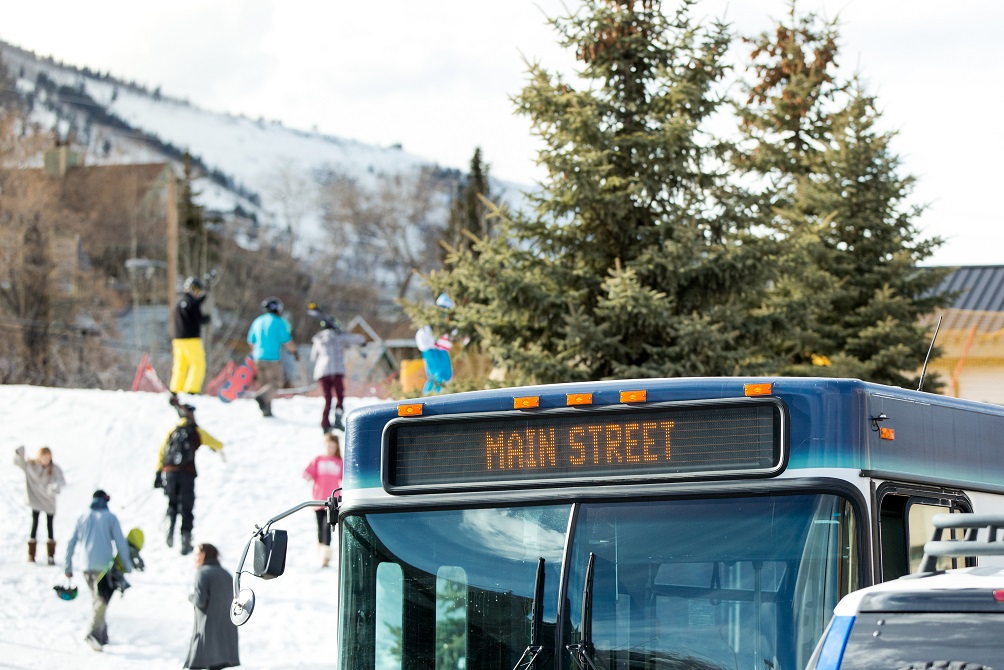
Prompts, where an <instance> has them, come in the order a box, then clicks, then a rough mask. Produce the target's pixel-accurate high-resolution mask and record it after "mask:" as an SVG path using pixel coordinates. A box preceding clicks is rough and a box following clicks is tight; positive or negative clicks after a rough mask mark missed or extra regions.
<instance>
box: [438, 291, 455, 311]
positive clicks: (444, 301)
mask: <svg viewBox="0 0 1004 670" xmlns="http://www.w3.org/2000/svg"><path fill="white" fill-rule="evenodd" d="M436 305H437V306H439V307H442V308H443V309H453V299H452V298H450V296H448V295H446V294H445V293H440V294H439V297H438V298H436Z"/></svg>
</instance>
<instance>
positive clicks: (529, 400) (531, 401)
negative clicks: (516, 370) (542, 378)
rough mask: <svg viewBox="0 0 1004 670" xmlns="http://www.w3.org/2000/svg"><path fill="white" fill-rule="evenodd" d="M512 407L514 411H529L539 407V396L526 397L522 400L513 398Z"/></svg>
mask: <svg viewBox="0 0 1004 670" xmlns="http://www.w3.org/2000/svg"><path fill="white" fill-rule="evenodd" d="M512 406H513V407H514V408H515V409H530V408H531V407H540V396H539V395H528V396H523V397H522V398H513V399H512Z"/></svg>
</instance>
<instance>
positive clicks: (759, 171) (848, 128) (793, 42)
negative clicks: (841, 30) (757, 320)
mask: <svg viewBox="0 0 1004 670" xmlns="http://www.w3.org/2000/svg"><path fill="white" fill-rule="evenodd" d="M837 39H838V32H837V27H836V25H835V24H834V23H832V22H829V23H826V22H822V21H820V20H819V19H818V18H817V17H816V16H814V15H812V14H807V15H799V14H798V12H797V9H796V3H795V2H794V0H792V2H791V4H790V9H789V14H788V17H787V23H785V22H779V23H778V25H777V26H776V28H775V30H774V32H773V34H770V33H764V34H762V35H760V36H759V37H757V38H755V39H753V40H750V41H751V43H752V44H753V52H752V60H753V63H754V69H755V72H756V75H757V79H756V81H755V82H754V83H753V84H752V85H751V86H750V88H749V92H750V97H749V100H748V103H749V104H748V106H747V107H745V108H740V110H739V111H740V118H741V122H742V125H741V127H742V130H743V132H744V133H745V141H746V145H747V152H746V153H745V154H739V156H740V157H741V158H742V159H743V160H741V161H740V162H739V165H740V166H741V167H742V168H744V169H746V170H748V171H749V173H751V174H753V175H756V176H757V177H759V178H760V182H761V183H763V184H765V185H766V186H765V188H764V189H763V191H762V193H761V194H760V198H759V210H760V212H761V213H762V216H763V222H764V223H765V225H766V226H768V227H770V228H772V229H774V230H775V231H776V232H777V234H778V236H779V239H780V241H781V244H780V246H779V250H781V251H782V253H781V255H780V256H779V257H778V258H777V259H776V260H777V262H778V264H779V265H780V266H781V267H783V268H785V270H786V276H785V278H784V279H783V280H782V281H781V282H780V283H779V284H778V287H777V289H778V290H776V291H775V292H774V294H773V295H772V297H771V302H770V306H771V309H773V310H775V312H776V313H777V314H781V315H784V316H785V317H787V319H786V320H788V321H789V323H790V324H791V326H790V328H789V329H787V330H786V331H785V332H784V335H783V337H779V338H777V339H776V341H775V347H774V349H775V353H776V354H777V355H778V357H779V359H780V364H779V371H781V372H784V373H788V374H801V375H832V376H852V377H860V378H862V379H866V380H869V381H876V382H881V383H886V384H894V385H899V386H913V385H916V381H917V380H916V379H914V378H913V377H912V375H911V373H912V372H913V371H915V370H917V369H918V368H919V367H920V365H921V364H922V363H923V359H924V356H925V354H926V352H927V347H928V344H929V335H928V334H927V333H926V332H925V331H924V329H923V328H921V327H919V326H918V325H917V324H918V320H919V318H920V317H922V316H923V315H925V314H929V313H930V312H931V311H932V310H933V309H935V308H936V307H937V306H939V305H941V304H943V303H944V301H945V299H946V296H939V295H935V294H934V292H933V289H934V288H935V287H936V286H937V284H938V283H939V281H940V280H941V278H942V277H943V276H944V272H943V271H938V270H934V269H923V268H920V267H919V265H918V264H919V263H920V262H922V261H923V260H925V259H927V258H929V257H930V256H931V254H932V253H933V251H934V250H935V249H936V248H937V247H938V246H939V245H940V244H941V240H940V239H937V238H933V239H928V240H923V239H921V237H920V234H919V231H918V230H917V229H916V227H915V226H914V224H913V221H914V219H915V218H916V216H917V215H918V214H919V213H920V211H921V208H920V207H917V206H911V205H910V204H909V203H908V198H909V196H910V195H911V192H912V189H913V186H914V183H915V180H914V178H913V177H910V176H901V175H900V174H899V172H900V169H901V162H900V160H899V158H898V157H897V156H896V155H895V154H894V153H893V152H892V149H891V142H892V140H893V138H894V137H895V135H894V133H888V132H881V131H880V130H878V128H877V127H876V124H877V122H878V120H879V118H880V114H879V113H878V111H877V109H876V106H875V100H874V98H873V97H871V96H869V95H867V94H866V93H865V91H864V90H863V88H862V87H861V85H860V84H859V83H858V82H841V81H840V80H839V79H838V77H837V73H836V67H837V55H838V49H837ZM935 383H936V380H932V384H935Z"/></svg>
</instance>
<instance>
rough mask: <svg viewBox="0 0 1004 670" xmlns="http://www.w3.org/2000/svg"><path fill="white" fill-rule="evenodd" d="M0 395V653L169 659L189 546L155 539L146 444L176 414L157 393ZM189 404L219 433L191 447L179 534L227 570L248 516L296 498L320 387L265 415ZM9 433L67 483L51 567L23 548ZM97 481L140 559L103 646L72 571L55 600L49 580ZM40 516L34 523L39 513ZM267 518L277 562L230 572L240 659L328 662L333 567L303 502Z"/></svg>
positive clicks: (19, 476)
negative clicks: (0, 415) (45, 458)
mask: <svg viewBox="0 0 1004 670" xmlns="http://www.w3.org/2000/svg"><path fill="white" fill-rule="evenodd" d="M361 402H366V401H363V400H358V399H351V398H350V399H347V400H346V408H347V409H348V410H350V411H351V409H352V408H353V407H355V406H358V404H359V403H361ZM0 403H2V406H3V408H4V417H5V420H4V421H3V422H2V424H0V443H2V444H3V445H4V449H5V450H6V451H7V455H6V456H5V457H4V459H5V463H6V465H5V466H4V467H3V468H0V487H2V492H3V495H2V496H0V498H2V502H0V518H2V519H4V528H5V531H6V534H7V537H8V541H7V542H6V543H4V545H3V546H2V547H0V591H2V592H3V593H4V594H6V595H7V597H6V598H5V603H4V614H3V621H4V624H3V626H2V629H0V658H2V659H3V661H2V663H0V665H2V666H3V667H6V668H23V669H25V670H29V669H30V670H37V669H48V668H62V667H67V665H71V664H72V666H73V667H74V668H75V669H76V670H92V669H93V670H97V669H98V668H101V669H102V670H106V669H112V670H114V669H117V668H121V669H125V668H130V669H131V668H136V667H143V668H149V669H151V670H156V669H158V668H178V667H181V665H182V663H183V661H184V659H185V655H186V653H187V649H188V641H189V637H190V634H191V628H192V619H193V616H192V606H191V604H190V603H189V602H188V593H189V591H190V590H191V585H192V579H193V575H194V572H193V563H192V558H191V556H187V557H186V556H180V555H179V553H178V551H177V549H174V550H170V549H168V548H167V547H166V546H165V543H164V540H163V537H162V536H163V533H164V526H163V525H162V524H163V519H164V510H165V508H166V502H165V500H166V499H165V498H164V496H163V494H162V493H161V491H160V490H155V489H154V488H153V476H154V466H155V459H156V453H157V450H158V448H159V446H160V443H161V441H162V440H163V438H164V436H165V435H166V434H167V432H168V431H169V430H170V428H171V427H172V426H173V425H174V424H175V423H176V421H177V416H176V414H175V413H174V410H173V409H171V408H170V407H169V406H168V404H167V400H166V396H164V395H161V394H152V393H127V392H113V391H91V390H68V389H58V390H57V389H48V388H41V387H30V386H0ZM192 404H194V405H195V406H196V407H197V417H198V420H199V422H200V424H201V425H203V426H204V427H205V428H206V429H207V430H208V431H209V432H210V433H212V434H213V435H214V436H216V437H217V438H219V439H220V440H222V441H223V442H224V444H225V449H224V454H225V456H226V460H225V461H224V460H223V459H221V458H220V457H219V456H218V455H217V454H215V453H212V452H210V451H208V450H200V451H199V453H198V454H197V459H196V462H197V466H198V468H199V477H198V479H197V480H196V496H197V499H196V504H195V530H194V534H193V540H194V541H195V542H210V543H212V544H215V545H216V546H217V547H218V548H219V549H220V553H221V561H220V562H221V565H223V567H225V568H226V569H227V570H228V571H232V570H233V569H234V568H235V567H236V565H237V562H238V561H239V559H240V554H241V551H242V550H243V548H244V544H245V543H246V542H247V540H248V538H249V537H250V536H251V533H252V531H253V530H254V525H255V524H256V523H259V524H260V523H263V522H264V521H267V520H268V519H269V518H271V517H273V516H275V515H277V514H279V513H280V512H282V511H285V510H286V509H288V508H290V507H292V506H294V505H296V504H298V503H300V502H302V501H304V500H309V499H310V494H311V491H310V487H309V485H308V484H307V483H306V482H305V481H303V479H302V478H301V473H302V471H303V468H304V467H306V465H307V463H308V462H309V461H310V459H311V458H313V457H314V456H315V455H316V454H318V453H320V450H321V431H320V428H319V426H318V423H319V416H320V408H321V405H320V400H319V399H314V398H294V399H289V400H276V401H275V403H274V411H275V415H276V416H275V417H274V418H272V419H264V418H262V417H261V415H260V414H259V412H258V409H257V406H256V405H255V404H254V402H253V401H251V400H239V401H237V402H235V403H232V404H223V403H221V402H220V401H218V400H217V399H215V398H207V397H201V396H200V397H196V398H194V399H193V400H192ZM18 445H25V447H26V449H27V451H28V453H29V454H33V453H34V452H35V451H36V450H37V449H38V448H39V447H41V446H49V447H50V448H51V449H52V452H53V457H54V460H55V461H56V463H58V464H59V465H60V466H61V467H62V468H63V471H64V473H65V476H66V479H67V482H68V485H67V487H66V489H65V490H64V491H63V492H62V493H61V494H60V496H59V498H58V507H57V512H56V517H55V536H56V541H57V551H56V555H57V559H58V564H59V565H57V567H48V566H46V565H45V564H44V550H43V551H41V554H42V555H43V563H41V564H30V563H27V562H26V560H25V551H26V540H27V537H28V530H29V526H30V523H31V513H30V510H29V509H28V507H27V505H26V504H25V502H24V475H23V473H22V471H21V470H20V469H18V468H17V467H15V466H14V465H13V464H12V463H11V459H12V458H13V452H14V449H15V447H17V446H18ZM99 487H100V488H104V489H105V490H106V491H107V492H108V493H109V494H110V496H111V501H110V503H109V507H110V508H111V510H112V511H113V512H114V513H115V514H116V515H117V516H118V517H119V519H120V521H121V523H122V525H123V527H124V530H128V529H129V528H132V527H139V528H141V529H142V530H143V531H144V533H145V535H146V541H147V546H146V547H145V548H144V550H143V552H142V556H143V558H144V559H145V561H146V566H147V567H146V570H145V571H144V572H133V573H132V574H130V575H129V576H128V580H129V582H130V583H131V584H132V587H131V588H130V589H128V590H127V591H126V592H125V594H123V595H119V594H115V596H114V597H113V599H112V603H111V605H110V607H109V610H108V625H109V635H110V638H111V643H110V644H109V646H108V647H106V648H105V651H104V652H103V653H97V652H94V651H92V650H91V649H90V647H88V646H87V645H86V644H85V643H84V641H83V638H84V636H85V635H86V629H87V625H88V622H89V617H90V595H89V593H88V592H87V587H86V585H85V584H84V583H83V580H82V579H80V578H79V571H78V574H77V577H75V581H76V584H77V586H78V587H79V589H80V596H79V597H78V598H77V599H76V600H73V601H70V602H65V601H62V600H59V599H58V598H57V597H56V595H55V594H54V593H53V591H52V587H53V586H54V585H55V584H57V583H62V582H63V577H62V567H61V564H62V558H63V555H64V549H65V546H66V542H67V540H68V539H69V536H70V534H71V533H72V530H73V526H74V524H75V522H76V519H77V517H78V516H79V515H80V514H82V513H83V512H84V511H86V509H87V505H88V504H89V502H90V496H91V493H92V492H93V491H94V490H95V489H96V488H99ZM43 519H44V517H43ZM42 525H43V534H44V520H43V524H42ZM276 527H277V528H283V529H285V530H287V531H288V532H289V547H290V548H289V554H288V558H287V563H286V573H285V574H284V575H283V576H282V577H281V578H279V579H276V580H271V581H262V580H260V579H257V578H255V577H253V576H246V577H245V578H244V579H243V580H242V586H243V587H251V588H252V589H253V590H254V591H255V594H256V595H257V606H256V608H255V611H254V615H253V616H252V618H251V620H250V621H249V622H248V623H247V624H245V625H244V626H243V627H241V629H240V653H241V664H242V667H244V668H291V667H297V668H308V669H309V668H326V667H332V666H333V664H334V650H333V636H334V629H335V626H336V593H335V592H336V579H337V577H336V575H337V567H329V568H324V569H322V568H321V567H320V563H319V561H318V560H317V557H316V553H315V548H316V526H315V522H314V516H313V514H311V513H310V511H309V510H304V511H301V512H300V513H298V514H294V515H293V516H291V517H289V518H288V519H285V520H283V521H282V522H279V523H278V524H276ZM40 544H41V545H42V546H44V542H42V543H40ZM176 546H177V545H176ZM40 549H42V547H40ZM77 562H78V563H79V558H78V559H77Z"/></svg>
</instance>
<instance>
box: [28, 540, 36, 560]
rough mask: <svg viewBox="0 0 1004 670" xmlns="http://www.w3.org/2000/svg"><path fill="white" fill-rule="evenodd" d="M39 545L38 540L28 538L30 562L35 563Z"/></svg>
mask: <svg viewBox="0 0 1004 670" xmlns="http://www.w3.org/2000/svg"><path fill="white" fill-rule="evenodd" d="M37 546H38V541H36V540H35V539H34V538H32V539H30V540H28V562H29V563H34V562H35V547H37Z"/></svg>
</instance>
